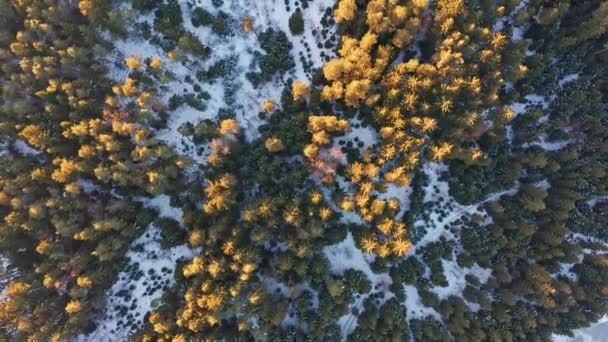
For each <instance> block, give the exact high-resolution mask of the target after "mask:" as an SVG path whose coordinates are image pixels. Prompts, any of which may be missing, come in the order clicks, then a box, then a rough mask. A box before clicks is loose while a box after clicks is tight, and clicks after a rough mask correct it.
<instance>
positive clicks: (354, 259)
mask: <svg viewBox="0 0 608 342" xmlns="http://www.w3.org/2000/svg"><path fill="white" fill-rule="evenodd" d="M323 252H324V253H325V256H326V257H327V260H328V261H329V268H330V271H331V272H332V273H333V274H338V275H341V274H343V273H344V271H346V270H351V269H352V270H356V271H361V272H363V273H365V275H366V276H367V279H368V280H369V281H370V282H371V283H372V286H373V285H374V284H379V283H384V284H389V285H390V284H391V283H392V279H391V277H390V276H389V275H388V274H387V273H380V274H376V273H374V272H373V271H372V269H371V268H370V266H369V264H370V263H371V262H373V257H371V256H370V255H365V254H364V253H363V252H362V251H361V250H360V249H359V248H357V246H356V245H355V240H354V238H353V235H352V233H351V232H348V234H347V235H346V238H345V239H344V241H342V242H340V243H337V244H335V245H331V246H326V247H324V248H323Z"/></svg>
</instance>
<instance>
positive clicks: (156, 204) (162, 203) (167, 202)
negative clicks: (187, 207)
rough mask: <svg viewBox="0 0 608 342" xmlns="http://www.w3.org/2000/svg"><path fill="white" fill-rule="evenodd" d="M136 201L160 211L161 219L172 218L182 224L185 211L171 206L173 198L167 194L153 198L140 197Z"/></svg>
mask: <svg viewBox="0 0 608 342" xmlns="http://www.w3.org/2000/svg"><path fill="white" fill-rule="evenodd" d="M135 200H136V201H139V202H142V203H143V204H144V206H146V207H147V208H154V209H156V210H158V212H159V216H160V217H166V218H171V219H174V220H175V221H177V222H179V223H180V224H181V223H182V220H183V217H184V211H183V210H182V209H181V208H176V207H173V206H171V197H169V196H167V195H165V194H162V195H158V196H156V197H152V198H150V197H138V198H136V199H135Z"/></svg>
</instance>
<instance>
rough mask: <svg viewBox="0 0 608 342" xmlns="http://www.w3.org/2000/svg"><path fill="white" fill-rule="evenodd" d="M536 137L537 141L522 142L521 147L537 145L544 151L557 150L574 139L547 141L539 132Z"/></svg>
mask: <svg viewBox="0 0 608 342" xmlns="http://www.w3.org/2000/svg"><path fill="white" fill-rule="evenodd" d="M538 139H539V141H534V142H531V143H524V144H523V145H522V147H530V146H539V147H540V148H542V149H543V150H545V151H558V150H561V149H562V148H564V147H566V146H568V145H570V144H572V143H573V142H574V139H567V140H561V141H552V142H549V141H546V139H547V136H546V135H545V134H541V135H540V136H539V138H538Z"/></svg>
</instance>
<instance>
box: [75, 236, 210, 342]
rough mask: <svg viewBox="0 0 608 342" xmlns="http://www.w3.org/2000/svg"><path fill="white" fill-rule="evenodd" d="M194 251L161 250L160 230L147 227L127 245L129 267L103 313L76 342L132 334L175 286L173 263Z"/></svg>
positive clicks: (183, 248)
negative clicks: (166, 291) (170, 288)
mask: <svg viewBox="0 0 608 342" xmlns="http://www.w3.org/2000/svg"><path fill="white" fill-rule="evenodd" d="M198 252H199V251H198V250H193V249H191V248H188V247H187V246H185V245H181V246H177V247H173V248H171V249H162V248H161V247H160V230H159V229H158V228H156V227H155V226H153V225H150V226H149V227H148V229H147V230H146V232H145V233H144V234H143V235H142V236H140V237H139V238H138V239H136V240H135V241H134V242H133V243H132V244H131V247H130V249H129V251H128V252H127V258H128V259H129V264H128V265H127V267H126V268H125V270H124V271H122V272H120V273H119V274H118V280H117V281H116V283H114V285H113V286H112V288H110V290H109V291H108V293H107V295H106V303H105V312H104V314H103V316H102V317H101V318H100V319H97V320H96V323H97V328H96V329H95V331H94V332H92V333H91V334H90V335H81V336H79V337H78V339H77V341H79V342H85V341H87V342H115V341H126V340H127V338H128V336H129V334H130V333H131V332H132V331H134V330H135V329H137V328H141V327H142V326H143V324H144V323H145V322H144V316H145V315H146V313H148V312H149V311H150V310H151V309H154V308H155V307H156V306H157V305H159V304H160V303H161V297H162V295H163V293H164V291H165V290H166V289H167V288H169V287H170V286H172V285H173V284H174V283H175V281H174V277H173V274H174V272H175V267H176V266H177V264H178V263H179V262H181V261H185V260H189V259H191V258H192V257H193V256H194V255H196V254H197V253H198Z"/></svg>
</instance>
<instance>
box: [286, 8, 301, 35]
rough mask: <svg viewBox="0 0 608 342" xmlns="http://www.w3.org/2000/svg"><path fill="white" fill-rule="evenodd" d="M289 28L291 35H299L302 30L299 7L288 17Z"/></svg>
mask: <svg viewBox="0 0 608 342" xmlns="http://www.w3.org/2000/svg"><path fill="white" fill-rule="evenodd" d="M289 30H290V31H291V33H292V34H293V35H299V34H302V32H304V18H302V11H300V10H299V9H298V10H296V11H295V12H293V14H292V15H291V17H289Z"/></svg>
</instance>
